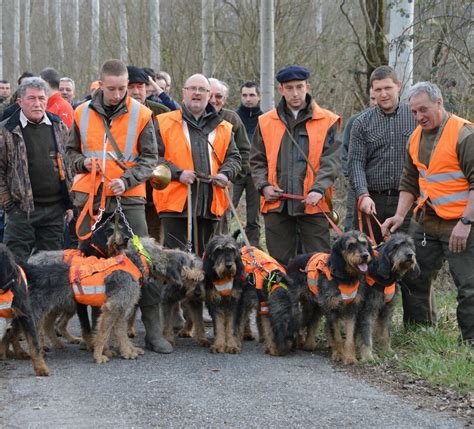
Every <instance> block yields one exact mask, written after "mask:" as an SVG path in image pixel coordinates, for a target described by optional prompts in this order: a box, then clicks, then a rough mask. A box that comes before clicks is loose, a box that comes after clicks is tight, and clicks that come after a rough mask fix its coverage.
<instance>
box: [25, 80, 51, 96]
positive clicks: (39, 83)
mask: <svg viewBox="0 0 474 429" xmlns="http://www.w3.org/2000/svg"><path fill="white" fill-rule="evenodd" d="M28 88H35V89H40V90H41V89H42V90H43V91H44V93H45V94H46V96H48V95H49V85H48V84H47V83H46V81H45V80H43V79H41V78H40V77H36V76H35V77H27V78H25V79H23V80H22V81H21V84H20V86H19V87H18V90H17V96H18V98H23V97H24V96H25V94H26V90H27V89H28Z"/></svg>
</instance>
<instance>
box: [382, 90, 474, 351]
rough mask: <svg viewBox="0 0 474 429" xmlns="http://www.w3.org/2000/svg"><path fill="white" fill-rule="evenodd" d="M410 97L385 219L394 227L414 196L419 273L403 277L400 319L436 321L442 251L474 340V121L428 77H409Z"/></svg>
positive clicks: (465, 336)
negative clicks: (450, 109) (406, 132)
mask: <svg viewBox="0 0 474 429" xmlns="http://www.w3.org/2000/svg"><path fill="white" fill-rule="evenodd" d="M408 97H409V102H410V108H411V111H412V112H413V114H414V116H415V118H416V120H417V122H418V127H417V128H416V129H415V131H414V132H413V134H412V135H411V137H410V141H409V146H408V152H407V158H406V162H405V167H404V170H403V174H402V177H401V180H400V198H399V200H398V207H397V211H396V214H395V216H393V217H391V218H388V219H387V220H386V221H385V222H384V224H383V228H384V229H389V230H390V231H391V232H394V231H395V230H396V229H397V228H399V227H400V225H402V223H403V220H404V218H405V216H406V215H407V213H408V211H409V209H410V207H411V206H412V205H413V203H414V202H415V199H417V198H418V202H417V207H416V208H415V216H414V220H416V222H415V226H416V227H415V228H414V230H413V231H412V234H413V237H414V239H415V243H416V256H417V259H418V263H419V265H420V269H421V276H420V277H419V278H417V279H414V280H408V279H407V280H405V281H404V282H405V284H406V285H407V287H408V288H409V293H408V294H406V295H407V296H406V299H404V300H403V309H404V316H403V318H404V322H405V323H424V324H426V323H428V324H436V319H437V316H436V306H435V301H434V296H433V291H432V287H431V286H432V281H433V279H434V278H435V277H436V274H437V273H438V271H439V269H440V268H441V266H442V264H443V261H444V260H445V259H447V260H448V263H449V268H450V270H451V273H452V274H453V277H454V283H455V284H456V287H457V289H458V308H457V318H458V324H459V327H460V330H461V339H462V340H463V341H465V342H470V343H471V344H474V277H473V275H472V273H473V268H472V263H473V261H474V233H473V231H472V224H473V223H474V127H473V124H472V123H470V122H469V121H467V120H465V119H462V118H460V117H458V116H455V115H453V114H449V113H447V112H446V110H445V108H444V107H443V97H442V95H441V91H440V90H439V88H438V87H437V86H436V85H434V84H432V83H430V82H420V83H417V84H416V85H414V86H413V87H412V88H411V89H410V91H409V93H408Z"/></svg>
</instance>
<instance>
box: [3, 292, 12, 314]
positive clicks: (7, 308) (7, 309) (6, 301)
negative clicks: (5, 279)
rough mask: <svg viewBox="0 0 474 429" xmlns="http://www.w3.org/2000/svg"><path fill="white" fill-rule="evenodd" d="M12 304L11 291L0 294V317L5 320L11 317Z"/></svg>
mask: <svg viewBox="0 0 474 429" xmlns="http://www.w3.org/2000/svg"><path fill="white" fill-rule="evenodd" d="M12 303H13V292H12V291H11V290H9V291H7V292H5V293H2V294H0V317H2V318H7V319H11V318H12V317H13V311H12Z"/></svg>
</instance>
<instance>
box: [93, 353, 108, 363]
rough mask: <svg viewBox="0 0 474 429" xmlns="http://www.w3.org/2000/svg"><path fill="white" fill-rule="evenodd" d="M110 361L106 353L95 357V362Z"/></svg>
mask: <svg viewBox="0 0 474 429" xmlns="http://www.w3.org/2000/svg"><path fill="white" fill-rule="evenodd" d="M108 361H109V358H108V357H107V356H105V355H101V356H96V357H95V362H96V363H98V364H101V363H107V362H108Z"/></svg>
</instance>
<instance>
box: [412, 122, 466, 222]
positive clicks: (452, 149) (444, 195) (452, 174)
mask: <svg viewBox="0 0 474 429" xmlns="http://www.w3.org/2000/svg"><path fill="white" fill-rule="evenodd" d="M466 124H471V122H469V121H467V120H465V119H462V118H459V117H458V116H456V115H451V116H450V118H449V119H448V121H447V122H446V124H445V126H444V128H443V131H442V133H441V136H440V138H439V141H438V144H437V145H436V147H435V148H434V151H433V153H432V156H431V159H430V165H429V167H426V165H425V164H423V163H422V162H420V160H419V157H418V153H419V148H420V141H421V133H422V128H421V127H420V126H418V127H416V129H415V131H413V134H412V135H411V137H410V143H409V148H408V150H409V153H410V156H411V158H412V160H413V164H414V165H415V166H416V168H417V169H418V172H419V176H418V184H419V187H420V197H419V199H418V202H417V207H416V208H415V211H418V210H419V209H420V208H421V207H422V206H423V205H424V204H425V202H426V200H428V199H429V200H430V202H431V204H432V206H433V208H434V210H435V212H436V214H437V215H438V216H439V217H440V218H442V219H459V218H461V217H462V215H463V213H464V209H465V208H466V205H467V199H468V196H469V181H468V180H467V178H466V176H465V175H464V173H463V172H462V170H461V166H460V164H459V159H458V156H457V153H456V145H457V143H458V138H459V132H460V131H461V128H462V127H463V126H464V125H466Z"/></svg>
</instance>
